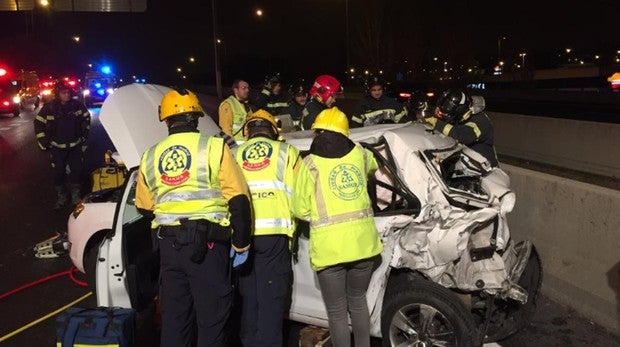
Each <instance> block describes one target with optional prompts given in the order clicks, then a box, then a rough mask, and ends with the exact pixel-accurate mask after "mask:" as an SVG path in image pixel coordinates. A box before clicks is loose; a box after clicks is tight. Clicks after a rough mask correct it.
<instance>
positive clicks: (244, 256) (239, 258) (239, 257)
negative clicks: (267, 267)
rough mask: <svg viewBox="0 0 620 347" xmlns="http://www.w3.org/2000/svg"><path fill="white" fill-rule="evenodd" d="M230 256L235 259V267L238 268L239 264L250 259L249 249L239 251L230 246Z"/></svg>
mask: <svg viewBox="0 0 620 347" xmlns="http://www.w3.org/2000/svg"><path fill="white" fill-rule="evenodd" d="M230 258H231V259H232V260H233V267H234V268H236V267H238V266H239V265H241V264H243V263H245V261H246V260H248V251H245V252H241V253H237V252H235V250H234V249H233V248H232V247H231V248H230Z"/></svg>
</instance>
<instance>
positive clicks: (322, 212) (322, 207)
mask: <svg viewBox="0 0 620 347" xmlns="http://www.w3.org/2000/svg"><path fill="white" fill-rule="evenodd" d="M356 147H357V148H359V149H360V150H361V151H362V156H363V158H364V160H363V161H364V174H365V173H366V172H368V158H367V153H366V151H365V150H364V149H363V148H362V147H361V146H359V145H356ZM304 160H305V162H306V164H307V166H308V170H309V171H310V173H311V174H312V176H313V177H314V179H315V182H316V185H315V186H316V187H317V191H316V196H315V198H316V204H317V212H318V215H319V217H318V219H316V220H311V221H310V227H311V228H318V227H323V226H328V225H332V224H337V223H342V222H346V221H350V220H356V219H360V218H366V217H372V216H373V211H372V208H367V209H362V210H357V211H350V212H345V213H340V214H336V215H332V216H330V215H329V214H328V211H327V204H326V203H325V195H324V194H323V188H322V187H323V185H322V184H321V178H320V176H319V171H318V169H317V167H316V164H315V163H314V161H313V160H312V157H311V156H307V157H306V158H305V159H304Z"/></svg>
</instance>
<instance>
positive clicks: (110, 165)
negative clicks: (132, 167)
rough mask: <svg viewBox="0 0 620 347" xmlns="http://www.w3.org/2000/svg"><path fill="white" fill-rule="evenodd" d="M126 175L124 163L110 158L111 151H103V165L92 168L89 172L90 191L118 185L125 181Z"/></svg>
mask: <svg viewBox="0 0 620 347" xmlns="http://www.w3.org/2000/svg"><path fill="white" fill-rule="evenodd" d="M126 175H127V168H126V167H125V165H124V164H123V163H122V162H119V161H118V160H115V159H114V158H112V152H111V151H107V152H106V153H105V165H104V166H102V167H100V168H98V169H96V170H94V171H93V172H92V174H91V179H92V189H91V192H96V191H99V190H103V189H110V188H116V187H120V186H122V185H123V183H125V176H126Z"/></svg>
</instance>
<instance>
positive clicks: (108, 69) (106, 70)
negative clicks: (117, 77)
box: [100, 65, 112, 75]
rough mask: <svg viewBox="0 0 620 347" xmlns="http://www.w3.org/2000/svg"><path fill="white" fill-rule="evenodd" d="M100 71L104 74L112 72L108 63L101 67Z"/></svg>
mask: <svg viewBox="0 0 620 347" xmlns="http://www.w3.org/2000/svg"><path fill="white" fill-rule="evenodd" d="M100 71H101V72H102V73H104V74H106V75H109V74H111V73H112V68H111V67H110V66H109V65H104V66H102V67H101V69H100Z"/></svg>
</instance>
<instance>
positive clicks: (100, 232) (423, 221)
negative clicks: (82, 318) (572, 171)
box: [68, 83, 542, 347]
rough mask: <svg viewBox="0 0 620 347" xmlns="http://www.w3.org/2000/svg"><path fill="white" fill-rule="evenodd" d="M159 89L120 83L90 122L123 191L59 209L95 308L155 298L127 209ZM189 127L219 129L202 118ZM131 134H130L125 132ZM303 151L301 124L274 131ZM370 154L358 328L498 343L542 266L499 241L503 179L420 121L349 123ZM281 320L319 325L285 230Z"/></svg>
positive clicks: (304, 264)
mask: <svg viewBox="0 0 620 347" xmlns="http://www.w3.org/2000/svg"><path fill="white" fill-rule="evenodd" d="M169 90H170V88H168V87H164V86H159V85H154V84H135V83H134V84H131V85H127V86H124V87H121V88H119V89H118V90H117V91H116V92H115V93H114V94H113V95H112V96H110V97H109V98H108V99H107V100H106V102H105V103H104V105H103V107H102V109H101V113H100V116H99V117H100V121H101V124H102V125H103V127H104V128H105V129H106V131H107V133H108V135H109V136H110V139H111V140H112V142H113V143H114V146H115V148H116V149H117V150H118V152H119V154H120V156H121V158H122V160H123V162H124V163H125V165H126V166H127V168H129V172H128V174H127V176H126V180H125V183H124V184H123V186H121V187H119V188H117V189H107V190H102V191H99V192H96V193H92V194H90V195H88V196H87V197H86V198H85V199H84V200H83V201H82V202H81V203H80V204H78V205H77V206H76V208H75V210H74V211H73V213H72V214H71V215H70V216H69V220H68V237H69V241H70V243H71V247H70V256H71V260H72V261H73V263H74V264H75V266H76V267H77V268H78V269H79V270H80V271H84V272H86V277H87V278H88V281H89V283H90V284H91V287H92V289H93V290H94V292H95V294H96V296H97V305H98V306H107V307H114V306H120V307H131V308H135V309H137V310H144V309H145V308H147V307H149V305H152V304H153V302H154V300H155V299H156V297H157V291H158V279H159V261H158V257H157V254H156V253H153V251H152V247H151V236H152V230H151V228H150V225H151V223H150V222H151V221H150V219H149V218H146V217H145V216H143V215H141V214H140V213H139V212H138V210H137V209H136V207H135V203H134V198H135V189H136V179H137V176H138V170H137V167H138V165H139V163H140V157H141V155H142V153H143V152H144V151H145V150H147V149H148V148H149V147H151V146H152V145H154V144H155V143H157V142H158V141H161V140H162V139H163V138H165V137H166V136H167V129H166V126H165V125H164V124H162V123H161V122H159V120H158V118H157V116H156V115H157V113H158V106H159V104H160V102H161V99H162V97H163V95H165V93H166V92H168V91H169ZM198 124H199V130H200V131H201V133H203V134H207V135H216V134H218V132H219V131H220V129H219V127H218V126H217V125H216V124H215V122H214V121H213V120H212V119H211V118H210V117H208V116H207V117H202V118H201V119H200V121H199V123H198ZM137 130H139V131H137ZM283 136H284V137H285V139H286V142H287V143H288V144H291V145H294V146H296V147H297V148H298V149H300V150H308V149H309V147H310V144H311V142H312V139H313V131H312V130H307V131H297V132H292V133H287V134H283ZM350 138H351V140H352V141H354V142H356V143H358V144H360V145H362V146H364V147H365V148H367V149H369V150H370V151H371V152H373V153H374V155H375V157H376V159H377V161H378V163H379V166H380V169H379V170H378V171H377V172H376V174H375V175H374V177H372V178H371V180H369V186H370V188H369V193H370V195H371V198H372V202H373V212H374V217H375V223H376V226H377V230H378V233H379V234H380V237H381V240H382V242H383V245H384V251H383V253H382V254H381V257H382V262H381V264H380V266H379V267H378V268H377V269H376V271H374V273H373V276H372V279H371V282H370V286H369V288H368V292H367V302H368V309H369V312H370V333H371V335H372V336H376V337H382V342H383V345H384V346H397V345H398V346H401V345H402V346H405V345H406V346H465V347H469V346H472V347H473V346H480V345H482V342H493V341H498V340H501V339H504V338H506V337H507V336H509V335H511V334H514V333H516V332H517V331H519V329H522V328H523V327H524V326H525V325H526V324H527V323H528V321H529V319H530V318H531V317H532V315H533V314H534V312H535V308H536V299H537V296H538V292H539V290H540V287H541V283H542V267H541V262H540V259H539V257H538V254H537V252H536V248H535V247H534V245H533V244H532V242H530V241H528V240H525V241H521V242H517V241H516V240H513V239H512V238H511V230H510V229H509V226H508V221H507V215H508V214H509V213H510V212H511V211H512V209H513V207H514V205H515V202H516V196H515V193H514V192H513V191H512V190H511V189H510V187H509V185H510V179H509V177H508V175H507V174H506V173H505V172H504V171H503V170H502V169H501V168H499V167H492V166H491V165H490V163H489V162H488V160H487V159H486V158H484V157H483V156H482V155H480V154H478V153H477V152H475V151H473V150H471V149H470V148H468V147H466V146H464V145H462V144H459V143H458V142H457V141H456V140H454V139H452V138H450V137H446V136H444V135H442V134H441V133H439V132H436V131H434V130H432V129H431V128H430V127H429V126H427V125H425V123H423V122H413V123H405V124H379V125H372V126H367V127H363V128H355V129H351V134H350ZM296 244H297V250H296V254H297V261H296V262H294V264H293V272H294V274H295V275H294V276H293V283H292V297H291V300H292V301H291V306H290V309H289V312H288V317H289V318H290V319H291V320H294V321H299V322H302V323H307V324H313V325H318V326H321V327H327V326H328V319H327V311H326V309H325V305H324V304H323V299H322V295H321V291H320V289H319V286H318V284H317V283H318V279H317V277H316V273H315V272H314V271H313V270H312V268H311V267H310V259H309V234H308V231H307V230H305V231H304V230H299V231H298V233H297V242H296Z"/></svg>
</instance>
